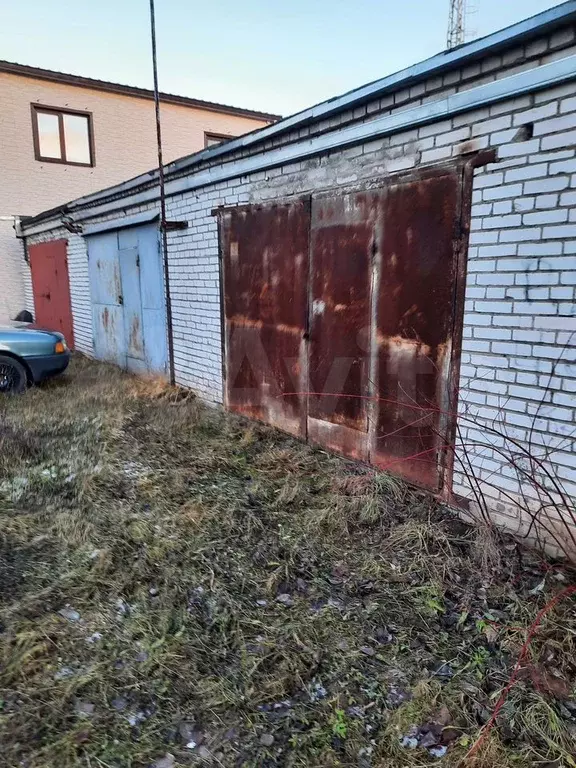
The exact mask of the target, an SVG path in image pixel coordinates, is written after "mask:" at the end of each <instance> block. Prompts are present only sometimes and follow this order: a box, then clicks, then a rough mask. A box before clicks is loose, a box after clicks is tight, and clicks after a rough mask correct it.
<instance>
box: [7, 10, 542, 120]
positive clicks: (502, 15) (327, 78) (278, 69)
mask: <svg viewBox="0 0 576 768" xmlns="http://www.w3.org/2000/svg"><path fill="white" fill-rule="evenodd" d="M472 3H474V7H475V10H473V12H472V13H469V17H468V26H469V28H470V30H471V32H472V33H473V34H472V35H469V36H470V37H480V36H483V35H486V34H488V33H489V32H493V31H494V30H496V29H500V28H501V27H505V26H508V25H509V24H513V23H514V22H516V21H519V20H521V19H523V18H526V17H528V16H532V15H534V14H535V13H539V12H540V11H543V10H545V9H547V8H551V7H552V6H554V5H557V3H555V2H550V1H549V0H548V1H547V0H468V4H469V6H470V5H472ZM448 5H449V2H448V0H290V1H289V2H285V0H156V16H157V36H158V53H159V77H160V88H161V90H163V91H167V92H169V93H177V94H181V95H184V96H193V97H196V98H201V99H208V100H210V101H219V102H223V103H225V104H233V105H237V106H243V107H250V108H253V109H261V110H264V111H268V112H277V113H280V114H283V115H288V114H291V113H293V112H296V111H298V110H300V109H303V108H305V107H307V106H310V105H312V104H315V103H317V102H319V101H322V100H323V99H327V98H330V97H332V96H336V95H338V94H340V93H344V92H345V91H348V90H350V89H351V88H355V87H357V86H360V85H362V84H363V83H366V82H369V81H371V80H376V79H378V78H379V77H383V76H384V75H387V74H390V73H391V72H395V71H397V70H398V69H402V68H403V67H406V66H409V65H410V64H414V63H416V62H418V61H421V60H422V59H424V58H427V57H428V56H431V55H433V54H435V53H437V52H438V51H440V50H443V49H444V48H445V40H446V28H447V23H448ZM0 59H7V60H9V61H15V62H18V63H20V64H30V65H33V66H37V67H45V68H47V69H56V70H60V71H63V72H70V73H73V74H78V75H85V76H87V77H94V78H99V79H102V80H111V81H114V82H118V83H126V84H129V85H137V86H142V87H148V88H150V87H151V82H152V74H151V64H150V40H149V16H148V0H20V2H16V3H15V2H13V0H0Z"/></svg>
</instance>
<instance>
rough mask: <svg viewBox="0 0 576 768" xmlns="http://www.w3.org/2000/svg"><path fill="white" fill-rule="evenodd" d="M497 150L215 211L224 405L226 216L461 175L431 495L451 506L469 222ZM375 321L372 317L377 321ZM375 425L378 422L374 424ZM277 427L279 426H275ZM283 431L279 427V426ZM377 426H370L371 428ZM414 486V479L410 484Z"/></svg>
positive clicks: (225, 388)
mask: <svg viewBox="0 0 576 768" xmlns="http://www.w3.org/2000/svg"><path fill="white" fill-rule="evenodd" d="M496 160H497V157H496V152H495V150H492V149H490V150H480V151H474V152H471V153H469V154H466V155H462V156H460V157H458V158H456V159H454V160H451V161H450V162H447V163H440V164H438V165H431V166H424V167H420V168H416V169H410V170H408V171H401V172H399V173H394V174H390V175H388V176H385V177H382V176H379V177H372V178H369V179H365V180H363V181H361V182H357V183H355V184H351V185H344V186H333V187H328V188H323V189H319V190H315V191H314V192H312V193H310V194H308V195H288V196H285V197H279V198H274V199H273V200H270V201H266V202H265V203H264V202H263V203H259V204H256V205H251V204H249V203H247V204H245V205H240V206H221V207H219V208H215V209H213V210H212V215H213V216H215V217H217V219H218V264H219V279H220V321H221V322H220V326H221V354H222V388H223V391H222V401H223V403H224V407H225V408H226V409H228V396H227V389H228V387H227V378H228V349H227V343H226V307H225V296H226V286H225V276H224V240H223V237H222V222H223V215H224V214H227V213H230V212H237V211H242V210H247V209H248V210H257V209H259V208H264V207H268V206H271V205H282V204H284V205H285V204H290V203H297V202H300V203H304V202H307V203H308V205H310V209H311V208H312V204H313V200H314V197H315V196H316V195H320V194H322V195H325V194H327V193H330V192H339V193H342V194H348V193H354V192H361V191H366V192H370V191H372V190H377V189H383V188H386V187H388V186H390V185H393V184H402V183H406V182H410V181H416V180H425V179H426V178H430V177H434V176H437V175H439V174H442V173H443V172H444V173H446V172H452V173H454V172H455V173H456V174H457V176H458V177H459V183H458V188H457V190H458V191H457V195H458V197H457V200H456V209H457V211H458V216H457V218H456V221H455V232H454V235H453V237H454V257H455V275H454V284H453V299H452V312H451V316H450V335H451V348H450V359H449V363H448V366H447V371H448V376H447V380H446V403H445V405H444V407H443V415H444V423H443V427H442V434H443V435H445V437H446V440H445V447H443V448H441V449H440V450H439V469H438V477H439V489H438V490H437V491H430V489H427V490H428V492H429V493H431V494H432V495H433V496H435V497H437V498H439V499H441V500H443V501H446V502H449V503H454V502H455V500H456V499H455V496H454V493H453V489H452V485H453V475H454V459H455V449H456V433H457V428H458V413H457V409H458V399H459V380H460V366H461V358H462V339H463V332H464V305H465V296H466V278H467V266H468V247H469V235H470V220H471V207H472V191H473V176H474V170H475V169H476V168H479V167H482V166H484V165H487V164H489V163H494V162H496ZM311 229H312V217H311V216H310V235H311ZM311 249H312V238H311V236H310V237H309V259H308V296H307V301H308V311H307V318H308V324H307V327H306V331H305V341H306V347H307V354H306V360H307V361H308V364H309V348H310V343H309V333H310V325H309V318H310V312H311V306H310V305H311V291H312V285H311V283H312V280H311V276H312V260H311V259H312V254H311ZM371 315H373V297H372V296H371ZM372 319H373V318H372ZM306 380H307V381H308V389H309V388H310V381H309V370H307V371H306ZM305 408H306V419H305V420H306V425H307V422H308V402H307V400H306V405H305ZM368 417H369V421H371V415H370V412H369V415H368ZM372 421H373V420H372ZM272 426H274V425H272ZM275 428H278V427H275ZM371 428H373V427H372V426H371V424H369V432H370V429H371ZM303 437H304V439H305V440H308V427H307V426H306V429H305V431H304V435H303ZM406 482H409V481H406Z"/></svg>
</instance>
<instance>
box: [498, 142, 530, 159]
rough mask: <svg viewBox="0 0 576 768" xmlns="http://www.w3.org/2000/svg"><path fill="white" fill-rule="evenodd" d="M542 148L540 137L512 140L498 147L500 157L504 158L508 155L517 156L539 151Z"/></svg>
mask: <svg viewBox="0 0 576 768" xmlns="http://www.w3.org/2000/svg"><path fill="white" fill-rule="evenodd" d="M539 148H540V139H530V140H529V141H518V142H512V143H511V144H505V145H503V146H501V147H498V157H499V158H501V159H502V160H504V159H505V158H507V157H517V156H518V155H529V154H531V153H532V152H537V151H538V149H539Z"/></svg>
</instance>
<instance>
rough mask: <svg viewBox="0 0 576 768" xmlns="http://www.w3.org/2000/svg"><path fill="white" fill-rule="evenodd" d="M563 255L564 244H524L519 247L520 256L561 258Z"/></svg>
mask: <svg viewBox="0 0 576 768" xmlns="http://www.w3.org/2000/svg"><path fill="white" fill-rule="evenodd" d="M561 253H562V243H522V244H520V245H519V246H518V255H519V256H559V255H560V254H561ZM535 268H536V267H535Z"/></svg>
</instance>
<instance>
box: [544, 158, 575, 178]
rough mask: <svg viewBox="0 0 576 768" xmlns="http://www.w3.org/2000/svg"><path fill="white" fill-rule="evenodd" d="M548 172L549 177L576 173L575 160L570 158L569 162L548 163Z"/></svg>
mask: <svg viewBox="0 0 576 768" xmlns="http://www.w3.org/2000/svg"><path fill="white" fill-rule="evenodd" d="M549 172H550V175H551V176H553V175H555V174H557V173H576V159H575V158H570V159H569V160H558V161H557V162H554V163H550V166H549Z"/></svg>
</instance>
